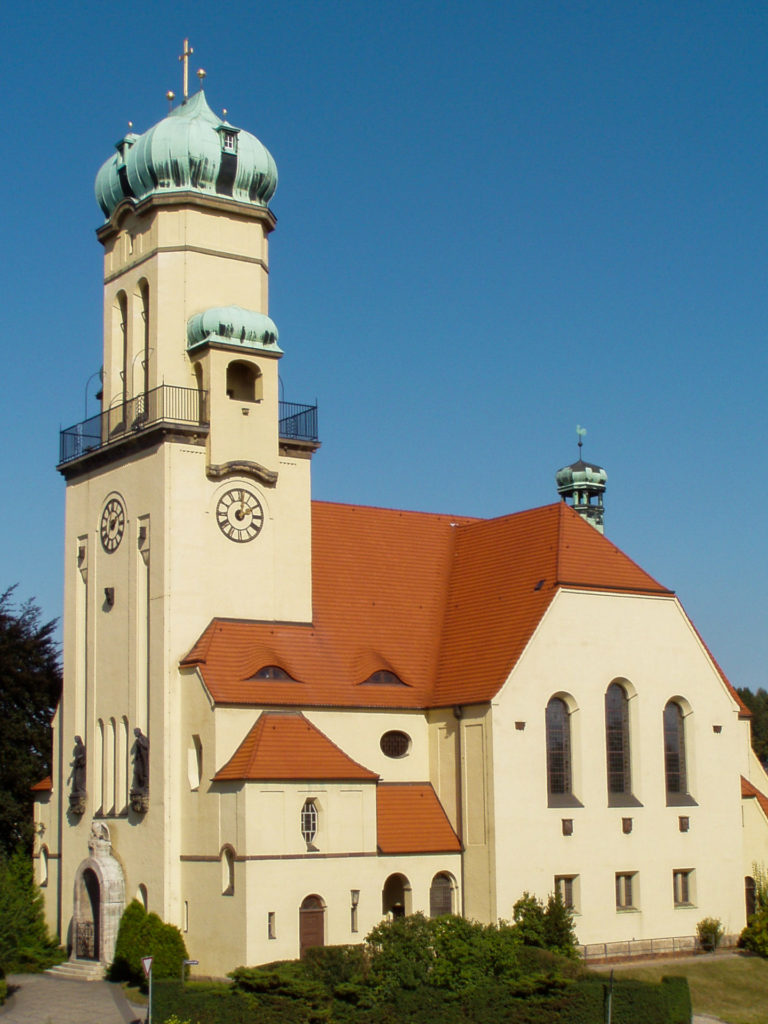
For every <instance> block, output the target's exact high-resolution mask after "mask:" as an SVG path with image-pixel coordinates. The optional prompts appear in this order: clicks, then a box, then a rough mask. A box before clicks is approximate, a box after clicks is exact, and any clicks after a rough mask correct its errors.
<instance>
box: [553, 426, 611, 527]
mask: <svg viewBox="0 0 768 1024" xmlns="http://www.w3.org/2000/svg"><path fill="white" fill-rule="evenodd" d="M586 433H587V431H586V429H585V428H584V427H576V435H577V437H578V439H579V457H578V459H577V461H576V462H572V463H571V465H570V466H563V468H562V469H559V470H558V471H557V473H556V474H555V480H556V482H557V493H558V494H559V495H560V496H561V497H562V499H563V501H565V502H568V504H570V506H571V508H573V509H574V511H576V512H578V513H579V515H580V516H581V518H582V519H584V520H586V522H588V523H589V524H590V526H594V528H595V529H596V530H597V531H598V533H603V531H604V521H605V506H604V505H603V494H604V493H605V484H606V481H607V480H608V474H607V473H606V472H605V470H604V469H603V467H602V466H595V465H594V464H593V463H591V462H584V460H583V459H582V457H581V448H582V445H583V444H584V436H585V434H586Z"/></svg>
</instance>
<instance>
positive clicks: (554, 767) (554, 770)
mask: <svg viewBox="0 0 768 1024" xmlns="http://www.w3.org/2000/svg"><path fill="white" fill-rule="evenodd" d="M546 725H547V793H548V794H549V796H550V797H553V796H554V797H558V796H570V795H571V793H572V792H573V779H572V775H571V716H570V712H569V710H568V705H567V704H566V703H565V701H564V700H563V699H562V697H553V698H552V699H551V700H550V702H549V704H547V712H546Z"/></svg>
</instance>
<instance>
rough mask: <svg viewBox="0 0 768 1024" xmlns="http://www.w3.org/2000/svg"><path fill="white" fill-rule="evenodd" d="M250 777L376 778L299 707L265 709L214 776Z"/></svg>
mask: <svg viewBox="0 0 768 1024" xmlns="http://www.w3.org/2000/svg"><path fill="white" fill-rule="evenodd" d="M253 779H263V780H267V779H279V780H281V781H285V780H292V781H297V780H298V781H310V780H312V781H320V780H322V781H324V782H338V781H348V780H352V779H359V780H363V781H367V782H375V781H376V779H378V775H376V773H375V772H371V771H368V769H367V768H363V766H362V765H360V764H358V763H357V761H353V760H352V758H351V757H348V756H347V755H346V754H345V753H344V751H343V750H341V749H340V748H339V747H337V746H336V744H335V743H333V742H331V740H329V739H328V737H327V736H326V735H325V733H323V732H321V731H320V730H319V729H318V728H317V726H315V725H312V723H311V722H309V721H307V719H306V718H305V717H304V715H302V714H301V713H300V712H298V711H288V712H277V711H265V712H263V713H262V714H261V715H260V716H259V718H258V719H257V720H256V722H255V724H254V725H253V727H252V728H251V730H250V732H249V733H248V735H247V736H246V737H245V739H244V740H243V742H242V743H241V744H240V746H239V747H238V748H237V750H236V751H235V753H234V754H233V755H232V757H231V758H230V759H229V761H227V763H226V764H225V765H224V767H223V768H220V769H219V771H218V772H216V775H215V776H214V780H215V781H216V782H224V781H241V780H253Z"/></svg>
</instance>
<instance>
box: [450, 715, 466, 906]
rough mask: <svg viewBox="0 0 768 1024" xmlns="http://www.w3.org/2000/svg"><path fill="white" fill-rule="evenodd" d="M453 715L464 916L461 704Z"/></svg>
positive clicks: (457, 818)
mask: <svg viewBox="0 0 768 1024" xmlns="http://www.w3.org/2000/svg"><path fill="white" fill-rule="evenodd" d="M453 717H454V718H455V719H456V790H457V792H456V797H457V799H456V825H457V829H456V831H457V832H458V833H459V842H460V843H461V916H462V917H464V909H465V895H464V848H465V843H464V748H463V747H462V744H461V720H462V718H463V717H464V708H463V707H462V706H461V704H454V706H453Z"/></svg>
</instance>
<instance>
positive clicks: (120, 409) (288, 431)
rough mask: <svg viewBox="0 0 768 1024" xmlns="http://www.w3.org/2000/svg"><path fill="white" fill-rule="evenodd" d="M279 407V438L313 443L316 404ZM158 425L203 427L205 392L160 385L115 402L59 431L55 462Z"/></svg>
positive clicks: (206, 419)
mask: <svg viewBox="0 0 768 1024" xmlns="http://www.w3.org/2000/svg"><path fill="white" fill-rule="evenodd" d="M279 405H280V408H279V413H278V415H279V420H280V423H279V430H280V437H282V438H286V439H291V440H298V441H316V440H317V406H316V405H299V404H297V403H296V402H280V403H279ZM161 422H166V423H197V424H200V425H201V426H202V425H204V424H207V423H208V392H207V391H199V390H198V389H197V388H179V387H175V386H173V385H171V384H163V385H161V386H160V387H159V388H153V390H152V391H146V392H144V393H142V394H140V395H136V396H135V398H130V399H128V400H127V401H125V402H119V403H118V404H116V405H113V406H112V408H111V409H107V411H106V412H102V413H99V414H98V415H97V416H91V418H90V419H87V420H83V422H82V423H76V424H75V425H74V426H73V427H67V429H66V430H62V431H61V434H60V437H59V463H60V464H61V463H64V462H71V461H72V460H73V459H79V458H80V456H81V455H85V454H87V453H88V452H92V451H96V450H97V449H99V448H103V447H104V445H107V444H109V443H110V442H111V441H117V440H120V439H121V438H124V437H126V436H128V435H130V434H135V433H137V432H138V431H141V430H144V429H146V428H147V427H150V426H153V425H154V424H155V423H161Z"/></svg>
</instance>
